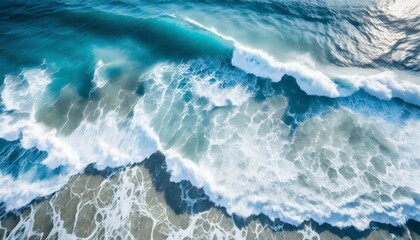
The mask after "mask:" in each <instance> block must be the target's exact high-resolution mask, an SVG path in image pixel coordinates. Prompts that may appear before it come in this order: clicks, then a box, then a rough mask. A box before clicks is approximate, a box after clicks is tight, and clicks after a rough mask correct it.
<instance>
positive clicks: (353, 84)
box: [185, 18, 420, 106]
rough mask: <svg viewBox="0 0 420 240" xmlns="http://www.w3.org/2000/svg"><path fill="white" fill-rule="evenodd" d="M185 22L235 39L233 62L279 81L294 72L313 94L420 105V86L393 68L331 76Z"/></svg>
mask: <svg viewBox="0 0 420 240" xmlns="http://www.w3.org/2000/svg"><path fill="white" fill-rule="evenodd" d="M185 21H187V22H189V23H191V24H193V25H195V26H198V27H200V28H202V29H205V30H206V31H209V32H211V33H213V34H215V35H216V36H219V37H221V38H222V39H224V40H227V41H230V42H232V43H233V46H234V48H235V49H234V51H233V56H232V65H234V66H235V67H238V68H240V69H242V70H243V71H245V72H248V73H252V74H254V75H256V76H259V77H263V78H269V79H271V80H272V81H274V82H278V81H280V80H281V79H282V77H283V76H284V75H285V74H287V75H291V76H293V77H295V78H296V80H297V83H298V85H299V87H300V88H301V89H302V90H303V91H305V92H306V93H307V94H309V95H317V96H326V97H333V98H335V97H345V96H348V95H351V94H353V93H354V92H356V91H357V90H359V89H364V90H365V91H366V92H368V93H369V94H371V95H373V96H375V97H378V98H380V99H384V100H389V99H391V98H401V99H402V100H404V101H406V102H408V103H411V104H414V105H417V106H420V85H417V84H415V83H412V82H409V81H404V80H403V79H400V76H398V75H396V73H395V72H392V71H390V70H385V71H384V72H382V73H378V74H373V75H331V74H327V73H323V72H321V71H319V70H315V69H313V68H311V67H310V66H307V65H305V64H304V63H302V62H280V61H278V60H276V59H275V58H274V57H273V56H270V55H269V54H268V53H266V52H264V51H261V50H259V49H254V48H251V47H248V46H245V45H243V44H242V43H240V42H239V41H238V40H236V39H234V38H232V37H230V36H226V35H223V34H222V33H220V32H218V31H217V29H215V28H213V27H207V26H204V25H203V24H201V23H199V22H197V21H194V20H192V19H190V18H185ZM341 72H342V70H341ZM343 83H345V84H343Z"/></svg>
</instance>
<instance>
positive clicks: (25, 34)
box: [0, 0, 420, 228]
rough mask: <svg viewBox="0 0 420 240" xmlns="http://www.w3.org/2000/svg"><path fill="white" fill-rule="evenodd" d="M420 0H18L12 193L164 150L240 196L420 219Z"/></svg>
mask: <svg viewBox="0 0 420 240" xmlns="http://www.w3.org/2000/svg"><path fill="white" fill-rule="evenodd" d="M419 26H420V6H419V4H418V3H417V2H416V1H354V2H349V1H327V0H325V1H318V2H316V3H312V2H310V1H240V2H232V1H218V2H213V1H200V2H185V1H182V2H177V1H162V2H158V1H156V2H146V1H127V0H126V1H114V2H107V1H40V2H31V1H3V2H2V3H0V66H1V67H0V75H1V76H2V77H1V78H0V79H1V80H0V83H1V102H0V103H1V107H0V111H1V112H0V137H1V139H0V182H1V184H0V190H1V191H0V201H2V202H4V203H5V206H6V209H7V210H12V209H16V208H19V207H22V206H24V205H26V204H28V203H29V202H30V201H31V200H33V199H34V198H36V197H40V196H45V195H48V194H50V193H52V192H54V191H57V190H58V189H60V188H61V187H62V186H63V185H64V184H65V183H66V182H67V181H68V179H69V177H70V176H72V175H74V174H77V173H79V172H82V171H83V170H84V168H85V167H86V166H87V165H89V164H91V163H94V164H95V166H96V167H97V168H99V169H103V168H105V167H116V166H124V165H126V164H129V163H134V162H141V161H143V159H144V158H146V157H148V156H150V154H152V153H154V152H156V151H158V150H159V151H161V152H162V153H163V154H165V156H166V157H167V159H168V160H167V161H168V167H169V169H170V170H171V174H172V180H173V181H181V180H183V179H186V180H190V181H191V182H192V183H193V184H195V185H197V186H199V187H203V188H204V190H205V192H206V193H207V194H208V195H209V196H210V199H211V200H212V201H214V202H215V203H216V204H219V205H221V206H223V207H226V209H227V211H228V212H230V213H236V214H238V215H242V216H247V215H250V214H258V213H260V212H262V213H265V214H266V215H268V216H269V217H272V218H280V219H281V220H284V221H286V222H290V223H292V224H299V223H300V222H302V221H303V220H305V219H309V218H313V219H315V220H316V221H320V222H329V223H331V224H333V225H338V226H348V225H355V226H356V227H358V228H364V227H366V226H367V225H368V223H369V222H370V221H372V220H374V221H380V222H386V223H393V224H400V223H404V222H405V221H406V220H407V219H409V218H412V219H415V220H419V216H420V208H419V203H420V195H419V194H420V192H419V189H420V185H419V181H416V179H417V178H418V176H419V174H420V159H419V156H420V151H419V149H420V141H419V137H420V120H419V119H420V109H419V106H420V78H419V77H418V73H419V71H420V65H419V54H420V48H419V46H418V43H419V40H420V29H419Z"/></svg>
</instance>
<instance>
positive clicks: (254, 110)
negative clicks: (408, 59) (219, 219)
mask: <svg viewBox="0 0 420 240" xmlns="http://www.w3.org/2000/svg"><path fill="white" fill-rule="evenodd" d="M198 66H201V67H198ZM206 71H209V72H208V73H207V74H209V75H211V76H225V75H223V74H222V73H220V72H223V71H230V69H224V68H223V67H220V68H218V70H217V74H214V72H213V70H212V69H209V68H207V67H206V65H205V64H204V65H200V64H198V65H197V63H196V62H190V63H186V64H181V65H173V64H161V65H158V66H156V67H155V68H154V69H153V70H152V71H151V72H150V74H149V75H145V76H144V78H143V81H144V84H145V86H146V88H147V91H146V93H145V95H144V96H143V98H142V99H141V100H140V101H139V103H138V104H137V105H136V107H135V109H134V110H135V112H134V118H135V119H136V122H137V123H138V124H139V125H140V126H141V127H142V128H143V129H146V132H147V133H148V135H149V136H152V137H153V139H155V141H156V142H157V143H158V148H159V149H160V150H161V151H163V152H164V154H165V155H166V156H168V166H169V168H170V169H171V171H172V180H175V181H180V180H182V179H188V180H191V181H192V182H193V183H194V184H196V185H198V186H202V187H204V189H205V190H206V193H208V194H209V195H210V197H211V199H212V200H213V201H215V202H216V203H217V204H220V205H222V206H225V207H226V208H227V210H228V211H229V212H235V213H237V214H240V215H244V216H247V215H249V214H252V213H254V214H258V213H259V212H264V213H266V214H268V215H269V216H271V217H280V218H281V219H283V220H286V221H290V222H293V223H300V222H301V221H303V220H304V219H306V218H309V217H312V218H314V219H316V220H318V221H321V222H322V221H328V222H331V223H334V224H338V225H340V226H347V225H350V224H352V225H354V226H357V227H360V228H364V227H366V226H367V225H368V223H369V222H370V221H371V220H375V219H376V220H380V221H385V222H394V223H395V222H397V223H402V222H404V221H405V219H406V218H407V217H408V216H411V215H410V214H411V213H412V211H411V210H410V209H411V208H416V207H415V206H416V202H415V200H414V198H413V196H414V195H415V194H416V193H415V191H416V190H415V189H419V186H418V184H417V183H415V182H413V181H412V179H413V178H415V175H417V174H418V173H419V169H418V167H417V166H416V161H417V160H416V157H415V156H418V155H419V153H418V149H420V146H419V145H418V143H417V142H416V141H414V140H413V139H416V138H417V137H416V136H418V135H419V134H420V133H419V132H418V129H420V128H419V127H420V126H419V122H418V121H416V120H415V119H409V120H407V121H406V122H404V124H402V125H399V124H398V125H397V124H395V123H388V122H387V121H386V120H384V119H382V118H381V117H378V116H374V115H373V116H371V117H370V118H368V117H366V116H365V115H364V114H363V113H359V112H356V111H352V110H350V109H347V108H345V107H342V108H340V109H337V110H333V111H330V112H329V113H326V114H323V115H322V116H320V117H316V116H315V117H313V118H308V119H307V120H306V121H305V122H303V123H301V124H300V125H299V127H298V128H297V129H296V131H295V133H294V136H293V137H292V138H291V137H290V135H289V133H290V127H289V126H288V125H286V124H285V123H284V122H283V120H282V119H283V116H284V115H285V114H286V107H287V105H288V102H287V99H286V98H284V97H283V96H281V95H275V96H272V97H270V98H267V99H266V100H264V101H257V100H254V99H253V98H252V97H251V98H249V99H248V100H247V101H244V102H242V103H241V104H239V105H231V106H229V107H222V108H220V107H215V104H214V103H213V101H211V97H213V95H211V96H210V95H209V96H208V97H207V98H208V101H203V99H202V98H203V97H204V95H203V94H201V93H200V92H199V91H198V92H196V90H197V88H194V84H195V83H194V82H196V81H198V82H200V81H203V79H207V78H206V74H203V72H206ZM236 74H237V75H236V76H235V78H236V79H244V78H246V75H241V74H243V73H240V72H236ZM197 76H200V77H197ZM203 82H206V81H203ZM222 82H223V81H222ZM237 84H239V85H240V83H237ZM247 84H252V83H247ZM179 86H182V87H179ZM191 93H192V95H191V97H190V98H188V99H186V98H185V95H186V94H187V95H188V94H191ZM251 94H252V92H251ZM395 110H396V111H400V109H398V108H397V109H395ZM192 113H193V114H192ZM169 126H170V127H169ZM174 129H176V130H174ZM332 133H334V134H332ZM399 149H400V150H399ZM401 149H404V150H402V151H401ZM400 191H402V192H404V193H402V192H400ZM413 194H414V195H413ZM389 209H394V210H392V211H390V210H389ZM398 209H402V210H398ZM397 210H398V211H397ZM410 212H411V213H410ZM378 216H380V217H378Z"/></svg>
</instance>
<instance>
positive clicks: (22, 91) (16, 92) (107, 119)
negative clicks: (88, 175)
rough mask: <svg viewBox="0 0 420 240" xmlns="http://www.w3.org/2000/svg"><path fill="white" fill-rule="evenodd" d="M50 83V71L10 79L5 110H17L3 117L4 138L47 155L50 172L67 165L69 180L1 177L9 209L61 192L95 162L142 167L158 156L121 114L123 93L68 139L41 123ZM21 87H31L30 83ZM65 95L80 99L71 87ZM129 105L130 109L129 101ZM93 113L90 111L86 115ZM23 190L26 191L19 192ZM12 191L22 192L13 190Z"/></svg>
mask: <svg viewBox="0 0 420 240" xmlns="http://www.w3.org/2000/svg"><path fill="white" fill-rule="evenodd" d="M101 67H103V65H102V64H98V66H97V68H101ZM97 78H98V75H95V79H96V80H97V81H102V82H104V80H98V79H97ZM51 81H52V80H51V78H50V75H49V74H48V72H47V70H39V69H29V70H24V71H23V72H22V73H21V74H20V75H19V76H18V77H13V76H7V77H6V81H5V84H4V88H3V91H2V101H3V103H4V104H5V106H6V109H8V110H14V111H13V112H3V113H1V114H0V126H1V128H0V137H1V138H4V139H6V140H8V141H13V140H17V139H20V142H21V145H22V147H23V148H25V149H29V148H32V147H36V148H38V149H39V150H42V151H46V152H47V153H48V156H47V157H46V158H45V159H44V160H43V161H42V164H44V165H46V166H48V167H49V168H50V169H54V168H56V167H59V166H64V167H65V169H66V171H65V173H63V174H64V175H60V176H56V177H52V179H48V180H42V181H39V182H31V181H32V180H31V178H30V177H29V176H26V175H23V176H19V178H18V179H16V180H15V179H12V178H10V177H8V176H6V175H1V177H2V178H4V182H5V184H4V185H2V186H1V187H0V188H1V189H2V191H1V192H2V195H1V196H0V197H1V200H2V201H5V202H6V206H7V209H8V210H10V209H13V208H17V207H21V206H23V205H24V204H27V203H28V202H29V201H30V200H31V199H34V198H36V197H40V196H43V195H47V194H49V193H52V192H54V191H56V190H58V189H59V188H60V187H61V186H63V184H65V182H66V180H67V179H68V178H69V177H70V176H71V175H73V174H76V173H78V172H80V171H82V170H83V169H84V168H85V167H86V166H87V165H88V164H90V163H95V164H96V166H97V167H98V168H105V167H107V166H111V167H115V166H121V165H125V164H127V163H132V162H140V161H142V160H143V159H144V158H146V157H148V156H149V155H150V154H151V153H153V152H155V151H156V147H155V145H154V143H153V142H152V141H150V140H149V139H148V138H147V136H146V135H145V133H144V132H143V130H142V129H140V128H139V127H137V126H134V125H132V124H130V121H127V119H126V115H121V114H119V111H120V110H121V108H123V107H124V106H121V107H120V104H122V103H123V102H124V98H120V97H121V96H123V92H122V91H119V90H118V89H117V91H119V92H120V94H119V95H115V94H111V95H110V96H106V97H105V98H104V99H102V103H103V104H102V105H98V106H97V108H94V109H93V110H92V112H99V113H100V115H99V116H98V117H97V119H96V120H95V121H89V120H86V119H85V120H82V122H81V123H80V125H79V126H78V127H77V128H76V129H74V130H73V131H72V132H71V133H70V134H63V133H61V131H60V129H57V128H51V127H49V126H46V125H45V124H44V123H42V122H39V121H38V120H37V119H36V117H35V115H36V112H37V110H39V107H38V106H42V105H45V104H46V103H45V102H44V100H45V99H46V98H47V99H49V98H48V94H50V93H48V90H47V89H46V86H47V85H48V84H49V83H50V82H51ZM22 82H23V83H25V82H27V84H26V83H25V84H23V83H22ZM17 84H20V85H17ZM102 87H104V85H102ZM64 91H70V93H69V92H67V94H70V95H71V94H73V96H75V97H76V94H75V93H71V90H68V88H64V89H63V92H64ZM127 95H128V96H134V95H133V93H127ZM110 98H117V99H110ZM113 101H117V103H116V107H115V109H111V110H109V109H108V108H109V106H108V105H112V104H111V103H110V102H113ZM106 102H108V105H107V104H106ZM124 103H126V104H129V102H127V101H125V102H124ZM48 104H54V103H51V102H50V103H48ZM58 107H60V106H58ZM88 108H89V107H88V106H86V108H85V109H84V112H86V111H87V109H88ZM82 110H83V109H82ZM70 111H71V108H70V109H69V112H70ZM92 112H90V113H92ZM71 117H72V116H69V113H68V114H67V122H65V123H64V125H63V127H64V126H65V125H66V124H68V123H69V122H71V121H72V119H71ZM25 161H26V160H25ZM19 187H22V188H21V189H19ZM8 189H17V190H13V191H9V190H8Z"/></svg>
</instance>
